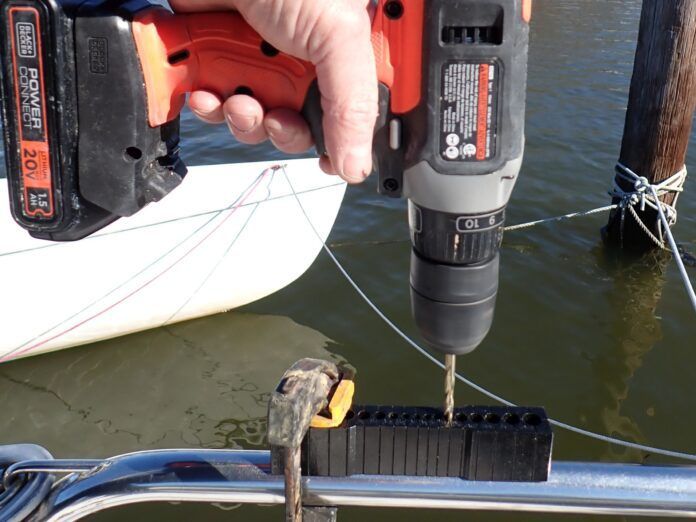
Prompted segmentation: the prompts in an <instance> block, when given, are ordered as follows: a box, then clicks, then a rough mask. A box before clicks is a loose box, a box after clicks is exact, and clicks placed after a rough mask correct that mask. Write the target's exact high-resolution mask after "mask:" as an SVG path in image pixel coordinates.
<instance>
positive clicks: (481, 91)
mask: <svg viewBox="0 0 696 522" xmlns="http://www.w3.org/2000/svg"><path fill="white" fill-rule="evenodd" d="M498 76H499V66H498V64H497V63H496V62H495V61H491V62H486V63H481V62H478V63H470V62H448V63H446V64H445V65H443V67H442V96H441V102H440V121H441V129H440V152H441V154H442V157H443V158H444V159H446V160H448V161H485V160H488V159H491V158H493V157H494V156H495V152H496V140H497V125H498V121H497V111H498V109H497V108H498Z"/></svg>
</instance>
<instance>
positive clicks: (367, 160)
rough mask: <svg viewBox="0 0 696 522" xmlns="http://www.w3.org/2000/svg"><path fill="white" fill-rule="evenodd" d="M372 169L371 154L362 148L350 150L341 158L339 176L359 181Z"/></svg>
mask: <svg viewBox="0 0 696 522" xmlns="http://www.w3.org/2000/svg"><path fill="white" fill-rule="evenodd" d="M371 170H372V155H371V154H370V153H369V152H368V153H366V152H365V150H363V149H358V150H354V151H352V152H350V153H349V154H348V155H347V156H346V158H345V159H344V160H343V169H342V172H341V177H342V178H344V179H345V180H347V181H352V182H355V183H360V182H361V181H363V180H364V179H365V178H366V177H367V176H369V175H370V172H371Z"/></svg>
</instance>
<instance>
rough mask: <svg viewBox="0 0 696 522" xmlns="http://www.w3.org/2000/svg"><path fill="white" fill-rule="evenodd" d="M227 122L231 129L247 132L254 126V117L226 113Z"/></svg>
mask: <svg viewBox="0 0 696 522" xmlns="http://www.w3.org/2000/svg"><path fill="white" fill-rule="evenodd" d="M227 123H228V124H229V126H230V127H232V130H235V131H238V132H249V131H250V130H252V129H253V128H254V127H256V118H255V117H253V116H245V115H243V114H228V115H227Z"/></svg>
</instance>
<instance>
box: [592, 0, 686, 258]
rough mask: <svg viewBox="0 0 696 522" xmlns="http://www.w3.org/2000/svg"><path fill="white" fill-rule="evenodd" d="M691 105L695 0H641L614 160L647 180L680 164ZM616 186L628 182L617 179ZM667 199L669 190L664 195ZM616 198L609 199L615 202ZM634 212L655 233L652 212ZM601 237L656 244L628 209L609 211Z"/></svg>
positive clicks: (632, 245)
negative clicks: (619, 142)
mask: <svg viewBox="0 0 696 522" xmlns="http://www.w3.org/2000/svg"><path fill="white" fill-rule="evenodd" d="M695 108H696V0H643V8H642V12H641V18H640V30H639V35H638V47H637V49H636V58H635V64H634V67H633V78H632V80H631V89H630V93H629V99H628V110H627V113H626V124H625V127H624V135H623V141H622V145H621V155H620V158H619V162H620V163H622V164H623V165H625V166H627V167H628V168H629V169H631V170H632V171H633V172H635V173H636V174H638V175H639V176H644V177H646V178H647V179H648V180H649V181H650V182H651V183H658V182H660V181H663V180H665V179H667V178H669V177H671V176H672V175H674V174H676V173H677V172H678V171H680V170H681V169H682V167H683V166H684V162H685V159H686V151H687V147H688V144H689V136H690V134H691V126H692V120H693V115H694V109H695ZM617 183H618V184H619V186H620V187H621V188H622V189H623V190H625V191H630V190H632V189H633V186H632V183H630V182H627V181H625V180H622V179H618V178H617ZM663 200H664V201H665V202H666V203H669V204H671V203H672V202H673V200H674V194H667V195H665V196H664V197H663ZM617 202H618V199H617V198H615V199H614V203H617ZM635 209H636V211H637V212H638V214H639V215H640V217H641V218H642V220H643V222H644V223H645V224H646V225H647V226H648V227H649V228H650V229H651V231H652V232H653V233H655V232H656V230H657V227H656V217H657V215H656V211H655V210H654V209H651V208H650V207H646V208H645V210H644V211H641V210H640V208H639V207H638V206H636V207H635ZM604 236H605V238H606V239H607V240H608V241H609V242H610V243H614V244H620V243H622V244H623V246H624V248H629V249H631V250H643V251H644V250H648V249H651V248H655V247H656V245H655V243H654V242H652V241H651V240H650V239H649V238H648V236H647V234H645V232H644V231H643V230H641V229H640V227H639V226H638V224H637V223H636V220H635V219H634V218H633V216H631V214H630V212H626V213H625V221H624V227H623V241H621V212H620V211H619V210H615V211H612V213H611V215H610V218H609V223H608V224H607V226H606V227H605V229H604Z"/></svg>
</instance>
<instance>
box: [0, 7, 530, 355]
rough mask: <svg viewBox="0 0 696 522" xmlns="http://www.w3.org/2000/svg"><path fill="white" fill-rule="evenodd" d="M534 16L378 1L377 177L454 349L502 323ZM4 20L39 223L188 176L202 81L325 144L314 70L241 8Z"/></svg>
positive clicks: (31, 222) (34, 13)
mask: <svg viewBox="0 0 696 522" xmlns="http://www.w3.org/2000/svg"><path fill="white" fill-rule="evenodd" d="M530 15H531V0H379V1H378V2H377V5H376V9H375V16H374V20H373V29H372V42H373V49H374V53H375V58H376V63H377V72H378V79H379V108H380V111H379V118H378V121H377V122H376V127H375V137H374V158H375V160H374V165H375V170H376V171H377V173H378V183H379V191H380V192H381V193H382V194H385V195H387V196H392V197H400V196H405V197H407V198H408V215H409V224H410V231H411V239H412V243H413V249H412V254H411V276H410V277H411V297H412V307H413V315H414V317H415V321H416V323H417V325H418V327H419V328H420V331H421V332H422V334H423V337H424V338H425V340H426V341H427V342H428V344H429V345H430V346H431V347H433V348H435V349H437V350H439V351H441V352H444V353H445V354H448V355H449V356H450V357H452V356H454V355H458V354H464V353H468V352H470V351H471V350H473V349H474V348H475V347H476V346H477V345H478V344H479V343H480V342H481V341H482V339H483V338H484V337H485V335H486V334H487V332H488V330H489V329H490V326H491V323H492V320H493V311H494V305H495V298H496V293H497V288H498V262H499V261H498V260H499V255H498V252H499V248H500V244H501V240H502V227H503V223H504V219H505V206H506V204H507V202H508V199H509V197H510V194H511V192H512V189H513V187H514V185H515V182H516V180H517V177H518V174H519V170H520V165H521V162H522V152H523V146H524V129H523V123H524V111H525V90H526V75H527V47H528V34H529V27H528V22H529V18H530ZM0 21H1V24H2V35H1V37H0V38H1V41H0V44H1V46H2V47H1V49H0V52H1V59H2V72H3V78H2V119H3V128H4V141H5V151H6V155H5V158H6V162H7V172H8V182H9V187H10V191H9V192H10V198H11V208H12V212H13V215H14V218H15V219H16V221H17V222H18V223H19V224H20V225H21V226H22V227H24V228H25V229H26V230H28V231H29V233H30V234H31V235H32V236H34V237H37V238H43V239H51V240H55V241H72V240H77V239H80V238H82V237H85V236H86V235H89V234H91V233H93V232H95V231H97V230H99V229H100V228H102V227H104V226H106V225H107V224H109V223H111V222H112V221H114V220H115V219H117V218H118V217H121V216H130V215H132V214H134V213H136V212H137V211H139V210H140V209H142V208H143V207H144V206H146V205H147V204H148V203H150V202H153V201H157V200H159V199H161V198H162V197H164V196H165V195H166V194H168V193H169V192H170V191H171V190H173V189H174V188H175V187H176V186H177V185H179V184H180V183H181V181H182V179H183V177H184V175H185V173H186V169H185V166H184V165H183V163H182V161H181V160H180V158H179V112H180V111H181V109H182V107H183V105H184V102H185V96H186V93H188V92H191V91H192V90H197V89H203V90H207V91H211V92H214V93H217V94H218V95H219V96H220V97H222V98H225V97H227V96H230V95H232V94H235V93H246V94H250V95H253V96H254V97H255V98H257V99H258V100H259V101H260V102H261V104H262V105H263V106H264V107H266V108H267V109H272V108H277V107H287V108H291V109H295V110H298V111H301V112H302V113H303V114H304V116H305V117H306V119H307V120H308V122H309V124H310V127H311V129H312V132H313V135H314V138H315V142H316V144H317V149H318V151H319V152H320V153H324V152H325V149H324V144H323V143H324V142H323V134H322V126H321V124H322V112H321V105H320V95H319V90H318V87H317V82H316V75H315V71H314V68H313V67H312V65H311V64H309V63H306V62H303V61H302V60H298V59H296V58H294V57H291V56H289V55H287V54H284V53H281V52H278V50H276V49H275V48H273V47H272V46H271V45H270V44H268V43H267V42H265V41H263V40H262V39H261V37H260V36H259V35H258V34H257V33H256V32H254V30H252V29H251V28H250V27H249V26H248V25H247V24H246V22H245V21H244V19H243V18H242V17H241V16H240V15H239V14H238V13H235V12H227V13H198V14H186V15H178V14H172V13H171V12H169V11H168V10H167V9H165V8H164V7H161V6H155V5H152V4H149V3H148V2H147V1H144V0H129V1H118V0H116V1H114V0H2V3H1V4H0ZM452 360H453V357H452Z"/></svg>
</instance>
